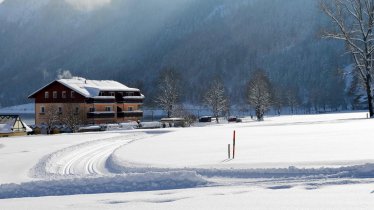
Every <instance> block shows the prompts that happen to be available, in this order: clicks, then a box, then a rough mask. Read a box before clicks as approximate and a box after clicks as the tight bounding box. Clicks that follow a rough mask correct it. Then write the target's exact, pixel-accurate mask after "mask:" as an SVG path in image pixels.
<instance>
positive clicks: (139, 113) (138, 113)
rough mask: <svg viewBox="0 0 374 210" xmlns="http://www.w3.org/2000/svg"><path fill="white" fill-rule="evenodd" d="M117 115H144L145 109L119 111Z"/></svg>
mask: <svg viewBox="0 0 374 210" xmlns="http://www.w3.org/2000/svg"><path fill="white" fill-rule="evenodd" d="M117 117H118V118H120V117H143V111H124V112H117Z"/></svg>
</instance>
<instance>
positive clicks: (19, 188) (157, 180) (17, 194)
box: [0, 171, 207, 199]
mask: <svg viewBox="0 0 374 210" xmlns="http://www.w3.org/2000/svg"><path fill="white" fill-rule="evenodd" d="M206 183H207V181H205V180H204V179H203V178H202V177H200V176H199V175H197V174H196V173H195V172H189V171H179V172H163V173H144V174H127V175H116V176H106V177H92V178H74V179H59V180H48V181H35V182H27V183H22V184H3V185H0V199H7V198H21V197H41V196H59V195H76V194H97V193H114V192H132V191H150V190H167V189H182V188H192V187H197V186H200V185H204V184H206Z"/></svg>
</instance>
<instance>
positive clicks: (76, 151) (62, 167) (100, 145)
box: [34, 132, 149, 176]
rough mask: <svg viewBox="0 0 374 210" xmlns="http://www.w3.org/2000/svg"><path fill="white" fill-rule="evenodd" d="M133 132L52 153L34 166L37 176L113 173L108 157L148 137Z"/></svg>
mask: <svg viewBox="0 0 374 210" xmlns="http://www.w3.org/2000/svg"><path fill="white" fill-rule="evenodd" d="M147 136H149V135H147V134H146V133H143V132H133V133H127V134H121V135H120V136H116V137H112V138H107V139H101V140H96V141H91V142H86V143H83V144H78V145H75V146H71V147H68V148H65V149H62V150H60V151H57V152H55V153H52V154H50V155H48V156H47V157H45V158H44V159H43V160H41V161H40V162H39V164H38V165H37V166H36V167H35V168H34V175H36V176H43V175H44V176H45V175H46V176H67V175H74V176H85V175H106V174H111V172H110V170H109V169H108V168H106V167H107V166H106V161H107V159H108V157H109V156H110V155H111V154H112V153H113V152H114V151H115V150H116V149H117V148H119V147H121V146H124V145H126V144H129V143H131V142H133V141H136V140H139V139H143V138H145V137H147Z"/></svg>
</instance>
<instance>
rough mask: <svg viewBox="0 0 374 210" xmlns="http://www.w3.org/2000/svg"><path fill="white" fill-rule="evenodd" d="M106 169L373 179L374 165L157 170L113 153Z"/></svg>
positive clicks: (115, 170)
mask: <svg viewBox="0 0 374 210" xmlns="http://www.w3.org/2000/svg"><path fill="white" fill-rule="evenodd" d="M106 168H107V169H108V170H110V171H111V172H112V173H125V172H126V173H129V172H131V173H145V172H150V171H152V172H163V171H169V170H172V171H178V170H189V171H195V172H196V173H197V174H199V175H201V176H204V177H209V178H212V177H223V178H265V179H267V178H307V179H324V178H374V164H364V165H356V166H348V167H338V168H328V167H320V168H297V167H294V166H290V167H288V168H253V169H234V168H157V167H151V166H144V165H143V166H142V165H140V164H135V163H128V162H123V161H121V160H120V159H119V158H118V157H116V155H115V153H113V154H112V155H111V156H109V158H108V159H107V161H106Z"/></svg>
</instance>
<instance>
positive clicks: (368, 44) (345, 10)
mask: <svg viewBox="0 0 374 210" xmlns="http://www.w3.org/2000/svg"><path fill="white" fill-rule="evenodd" d="M320 7H321V10H322V11H323V12H324V13H325V14H326V15H327V16H328V17H330V19H331V20H332V22H333V24H334V26H335V30H333V31H330V32H325V33H324V35H323V36H324V37H325V38H332V39H337V40H342V41H344V42H345V44H346V45H347V49H348V51H349V53H350V54H351V56H352V57H353V60H354V62H355V64H356V70H357V71H358V73H359V75H360V78H361V80H362V82H363V85H364V87H365V90H366V95H367V101H368V107H369V112H370V117H374V110H373V93H372V89H371V85H372V72H373V51H374V45H373V43H374V36H373V27H374V0H322V1H321V2H320Z"/></svg>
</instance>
